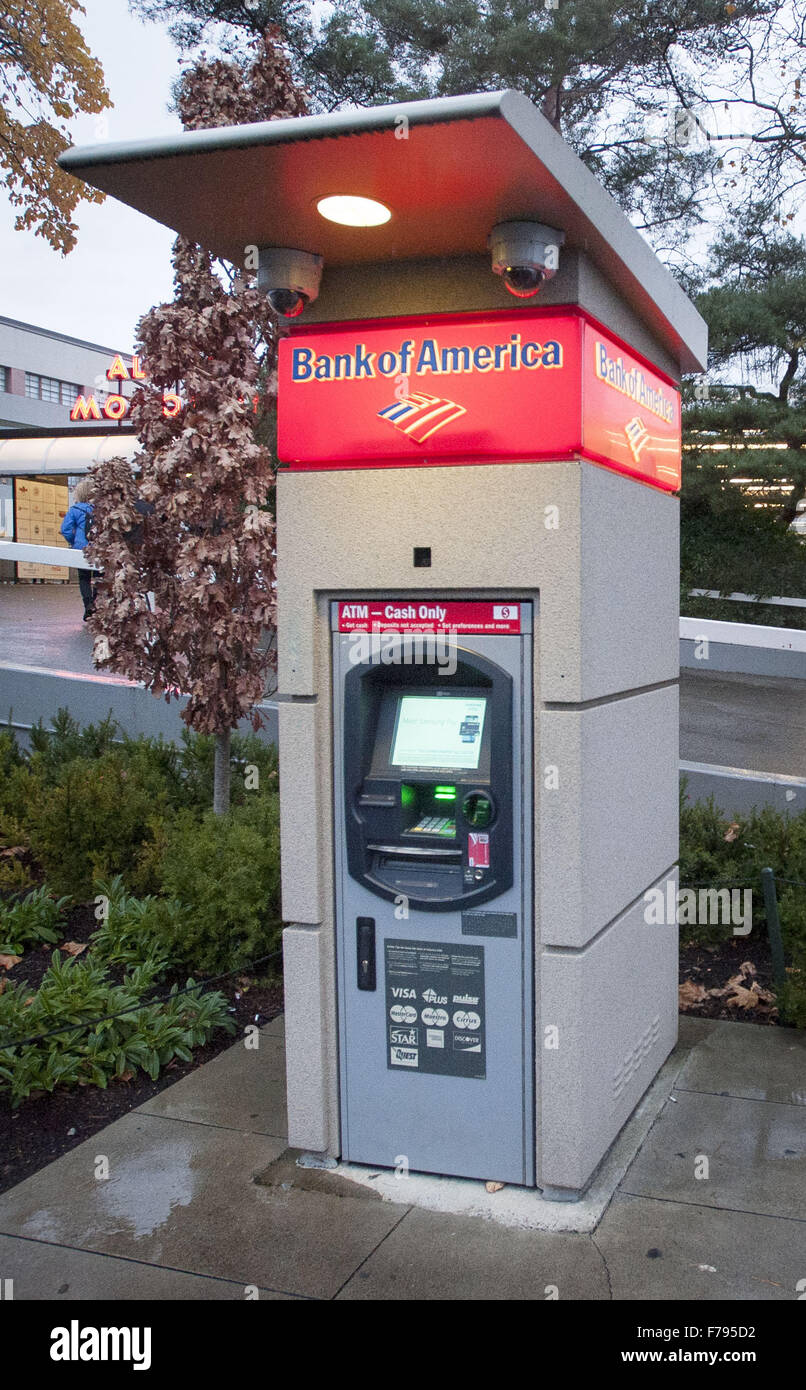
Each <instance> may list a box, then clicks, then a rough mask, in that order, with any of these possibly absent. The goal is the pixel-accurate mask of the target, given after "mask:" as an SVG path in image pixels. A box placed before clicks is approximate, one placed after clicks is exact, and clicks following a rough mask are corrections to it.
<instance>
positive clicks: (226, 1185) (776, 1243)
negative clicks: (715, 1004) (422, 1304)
mask: <svg viewBox="0 0 806 1390" xmlns="http://www.w3.org/2000/svg"><path fill="white" fill-rule="evenodd" d="M283 1061H284V1047H283V1033H282V1020H280V1019H277V1020H275V1021H274V1022H273V1023H271V1024H269V1025H268V1026H267V1027H266V1028H264V1029H262V1030H261V1033H260V1046H259V1048H257V1049H249V1048H246V1047H244V1046H243V1045H242V1044H240V1043H239V1044H236V1045H234V1046H233V1047H232V1048H230V1049H228V1050H227V1052H225V1053H223V1054H221V1056H220V1057H218V1058H216V1059H215V1060H214V1061H213V1062H210V1063H208V1064H207V1065H206V1066H204V1067H201V1068H199V1069H198V1070H197V1071H195V1072H193V1073H191V1075H190V1076H187V1077H185V1078H184V1079H183V1080H182V1081H179V1082H178V1083H177V1084H176V1085H175V1086H172V1087H170V1088H169V1089H168V1090H165V1091H163V1092H161V1093H160V1094H159V1095H158V1096H156V1097H155V1098H154V1099H153V1100H151V1101H148V1102H146V1104H145V1105H144V1106H142V1107H141V1108H140V1109H139V1110H136V1111H133V1112H132V1113H131V1114H130V1115H127V1116H126V1117H125V1118H124V1119H121V1120H118V1121H116V1122H115V1123H114V1124H112V1125H110V1126H109V1127H108V1128H107V1129H105V1130H103V1131H101V1132H100V1133H99V1134H97V1135H95V1136H94V1137H93V1138H92V1139H89V1140H88V1141H87V1142H86V1143H84V1144H82V1145H80V1146H79V1147H78V1148H76V1149H73V1150H72V1151H71V1152H70V1153H69V1154H66V1155H65V1156H64V1157H63V1158H61V1159H59V1160H57V1161H56V1162H55V1163H53V1164H51V1165H50V1166H49V1167H48V1168H45V1169H43V1170H42V1171H41V1172H39V1173H37V1174H35V1175H34V1176H33V1177H31V1178H29V1179H27V1181H25V1182H23V1183H20V1184H19V1186H17V1187H15V1188H12V1189H11V1190H10V1191H9V1192H7V1193H6V1194H5V1195H4V1196H3V1197H1V1198H0V1275H2V1277H3V1278H12V1279H13V1280H14V1298H15V1299H17V1300H20V1299H22V1300H26V1299H59V1298H63V1299H88V1300H89V1299H94V1298H102V1297H103V1298H110V1297H111V1298H116V1299H137V1298H152V1299H157V1298H159V1299H169V1300H170V1299H243V1298H244V1297H245V1296H247V1292H246V1291H248V1290H257V1292H258V1296H259V1297H260V1298H266V1299H289V1298H309V1299H310V1298H313V1299H328V1300H330V1299H350V1300H355V1299H365V1300H366V1299H371V1300H387V1299H389V1300H392V1299H393V1300H401V1299H403V1300H406V1299H440V1300H445V1299H460V1300H474V1299H489V1298H492V1299H498V1300H507V1299H539V1300H541V1301H542V1300H544V1299H545V1298H546V1296H547V1294H546V1289H547V1287H548V1286H550V1285H551V1286H556V1288H557V1290H558V1294H559V1297H560V1298H561V1299H564V1300H567V1299H578V1300H585V1301H605V1300H608V1299H617V1300H642V1299H654V1300H658V1301H662V1300H670V1299H697V1300H706V1301H707V1300H713V1299H729V1300H737V1301H745V1300H764V1301H767V1300H771V1301H772V1300H789V1301H791V1300H793V1299H796V1298H797V1296H798V1295H797V1286H798V1281H801V1280H803V1279H804V1278H806V1034H804V1033H802V1032H795V1031H792V1030H789V1029H782V1028H777V1029H776V1028H762V1027H758V1026H755V1025H752V1024H732V1023H721V1022H714V1021H710V1020H702V1019H682V1020H681V1042H680V1045H679V1047H678V1049H677V1050H676V1052H675V1053H674V1054H673V1058H672V1061H671V1062H670V1064H668V1065H667V1070H666V1072H665V1076H666V1078H667V1080H666V1092H667V1093H665V1094H664V1096H663V1097H662V1098H661V1102H660V1107H659V1113H658V1114H657V1118H656V1119H655V1122H654V1124H652V1125H651V1127H648V1129H646V1130H645V1132H644V1134H643V1138H642V1139H641V1142H640V1147H639V1148H638V1152H637V1153H636V1154H635V1156H634V1158H633V1159H632V1161H631V1162H630V1163H629V1164H625V1171H624V1172H623V1176H622V1177H621V1180H620V1181H619V1182H618V1185H617V1187H616V1189H615V1192H614V1193H613V1195H612V1199H611V1200H610V1201H609V1204H608V1205H607V1206H606V1209H605V1210H604V1213H603V1215H602V1217H601V1220H600V1221H599V1223H598V1226H597V1227H596V1229H595V1230H593V1231H590V1232H588V1233H574V1232H571V1231H565V1232H558V1231H554V1230H551V1231H548V1230H541V1229H524V1228H523V1226H522V1225H521V1226H518V1225H513V1224H507V1223H506V1221H505V1220H504V1221H502V1220H501V1219H499V1218H497V1217H496V1216H495V1215H490V1216H489V1217H488V1218H487V1219H484V1218H482V1217H473V1216H466V1215H458V1214H456V1212H453V1211H446V1210H440V1211H433V1210H424V1209H422V1208H421V1207H418V1206H416V1205H414V1204H407V1203H406V1201H405V1199H404V1200H398V1201H396V1202H392V1201H387V1200H384V1199H383V1197H382V1196H381V1194H380V1192H378V1191H373V1189H372V1183H371V1182H366V1181H365V1182H364V1183H363V1184H361V1185H356V1184H354V1183H352V1182H351V1181H349V1180H348V1178H347V1177H345V1176H343V1175H342V1174H343V1173H348V1171H349V1170H338V1171H336V1172H335V1173H331V1172H317V1171H315V1172H311V1170H302V1169H299V1168H297V1167H296V1164H295V1161H294V1160H295V1155H294V1153H293V1151H288V1149H287V1141H286V1138H285V1132H284V1131H285V1110H284V1065H283ZM103 1160H106V1161H107V1165H108V1177H104V1176H103V1175H102V1174H103V1172H104V1171H107V1170H105V1169H104V1167H103ZM371 1171H372V1170H367V1173H368V1174H369V1175H370V1176H371ZM465 1185H466V1186H471V1184H465ZM477 1186H478V1187H479V1189H480V1190H481V1191H482V1192H483V1186H482V1184H477ZM412 1190H413V1189H412ZM500 1196H501V1200H502V1203H504V1204H505V1203H506V1201H507V1189H504V1190H503V1191H502V1193H501V1194H500ZM538 1200H539V1198H538V1197H537V1196H536V1197H535V1201H538ZM494 1201H495V1198H494V1197H491V1198H490V1199H489V1202H490V1204H492V1203H494ZM504 1209H505V1207H502V1210H504ZM251 1296H254V1295H253V1294H252V1295H251Z"/></svg>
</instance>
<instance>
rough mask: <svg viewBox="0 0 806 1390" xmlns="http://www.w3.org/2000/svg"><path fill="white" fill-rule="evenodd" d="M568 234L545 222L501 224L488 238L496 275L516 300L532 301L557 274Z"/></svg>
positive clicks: (498, 224)
mask: <svg viewBox="0 0 806 1390" xmlns="http://www.w3.org/2000/svg"><path fill="white" fill-rule="evenodd" d="M564 241H565V232H559V231H557V230H556V229H555V228H554V227H546V226H544V225H543V223H542V222H498V223H497V224H496V225H495V226H494V227H493V229H492V231H491V232H490V235H489V237H488V238H487V245H488V246H489V248H490V251H491V252H492V262H493V265H492V268H493V274H494V275H500V276H501V278H502V279H503V281H504V284H505V285H506V287H507V289H508V290H509V292H510V294H512V295H514V296H515V298H516V299H532V298H533V297H534V296H535V295H536V294H537V292H538V290H539V289H540V286H541V285H542V284H543V283H544V282H545V281H546V280H550V279H551V277H552V276H553V275H555V274H556V273H557V270H558V268H559V264H560V247H561V246H562V244H563V242H564Z"/></svg>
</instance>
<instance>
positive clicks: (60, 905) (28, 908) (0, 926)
mask: <svg viewBox="0 0 806 1390" xmlns="http://www.w3.org/2000/svg"><path fill="white" fill-rule="evenodd" d="M69 902H70V899H69V898H59V899H58V901H57V900H56V899H55V898H52V897H51V895H50V893H49V891H48V889H47V888H46V887H44V886H43V887H42V888H37V889H35V890H34V891H33V892H32V893H29V894H28V896H27V897H25V898H22V899H21V900H20V901H18V902H15V903H13V904H11V905H8V904H5V905H0V953H3V954H6V953H7V954H9V955H14V956H21V955H22V953H23V951H24V950H25V948H26V947H27V946H33V945H37V946H41V945H42V943H43V942H46V943H48V944H49V945H51V946H52V945H53V944H54V943H55V942H56V941H58V940H59V936H60V934H61V933H60V931H59V930H57V928H58V927H59V923H60V921H61V919H62V918H63V917H64V915H65V913H66V911H67V907H68V904H69Z"/></svg>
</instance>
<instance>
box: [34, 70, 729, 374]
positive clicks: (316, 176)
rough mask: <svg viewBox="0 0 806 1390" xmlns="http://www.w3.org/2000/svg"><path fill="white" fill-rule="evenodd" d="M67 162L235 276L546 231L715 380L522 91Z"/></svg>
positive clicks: (685, 314) (122, 148) (665, 284)
mask: <svg viewBox="0 0 806 1390" xmlns="http://www.w3.org/2000/svg"><path fill="white" fill-rule="evenodd" d="M404 131H406V132H407V138H400V133H402V132H404ZM59 163H60V164H61V166H62V167H63V168H64V169H66V170H68V171H69V172H70V173H72V174H75V175H76V176H78V177H80V178H83V179H85V180H86V181H87V182H88V183H90V184H92V185H93V187H95V188H100V189H103V190H104V192H106V193H110V194H112V196H113V197H115V198H119V199H120V200H121V201H122V202H124V203H128V204H129V205H130V206H131V207H134V208H137V209H138V210H139V211H141V212H144V213H146V214H147V215H148V216H149V217H153V218H155V220H156V221H158V222H162V223H164V224H165V225H166V226H169V227H171V228H173V229H175V230H176V231H178V232H181V233H182V234H183V235H184V236H187V237H189V238H190V239H191V240H193V241H197V242H199V243H201V244H202V245H203V246H206V247H208V248H209V249H210V250H212V251H214V252H215V253H216V254H217V255H219V256H222V257H224V258H225V259H226V260H228V261H231V262H233V263H234V264H236V265H237V264H242V263H243V258H244V248H245V247H247V246H249V245H258V246H293V247H296V248H299V249H301V250H305V251H312V252H316V253H318V254H320V255H322V256H324V258H325V273H327V265H328V263H330V264H331V265H347V264H356V263H360V262H370V261H374V262H383V261H392V260H413V259H420V258H428V257H438V256H450V255H466V254H470V253H476V254H486V248H487V235H488V233H489V231H490V229H491V228H492V226H493V225H494V224H495V223H496V222H499V221H502V220H504V219H509V218H531V219H534V220H536V221H540V222H545V223H548V224H549V226H554V227H558V228H560V229H562V230H563V231H565V233H566V246H571V247H579V248H580V249H582V250H583V251H585V252H586V253H587V254H588V255H589V256H590V258H591V260H592V261H593V262H594V263H595V264H596V265H597V266H598V267H599V269H600V270H601V271H602V272H603V274H604V275H605V276H606V277H607V279H608V280H609V281H610V283H611V284H612V285H613V287H614V288H615V289H616V290H617V291H618V292H619V293H620V294H621V295H622V296H623V298H624V299H625V300H626V301H627V302H628V303H629V304H630V305H631V306H632V308H633V309H634V310H635V312H636V313H637V314H638V315H639V316H640V317H641V318H642V319H643V320H644V322H645V323H646V324H647V326H648V327H649V328H650V329H651V331H653V332H654V333H655V335H656V336H657V337H658V338H659V339H660V340H661V342H663V343H664V344H665V345H666V347H667V348H668V350H669V351H670V352H671V353H672V355H673V356H674V357H675V358H676V359H677V360H678V362H679V363H680V366H681V369H682V370H684V371H696V370H700V369H702V368H703V367H704V366H705V359H706V347H707V329H706V326H705V323H704V322H703V320H702V319H701V317H700V315H699V314H698V313H697V311H696V309H695V308H694V306H693V304H692V303H691V301H690V300H689V299H688V298H687V296H686V295H685V294H684V293H683V291H682V290H681V289H680V287H679V285H678V284H677V283H676V281H675V280H674V279H673V277H672V276H671V275H670V274H669V272H668V271H667V270H665V269H664V267H663V266H662V265H661V264H660V262H659V261H658V259H657V257H656V256H655V255H654V253H653V252H652V250H651V249H650V247H649V246H648V245H647V243H646V242H645V241H644V239H643V237H642V236H641V235H640V233H638V232H637V231H636V230H635V228H634V227H633V226H632V225H631V224H630V222H629V221H628V220H627V218H626V217H625V216H624V214H623V213H622V212H621V210H620V208H619V207H618V206H617V204H616V203H615V202H614V201H613V199H612V198H611V197H610V195H609V194H608V193H607V192H606V191H605V189H604V188H603V187H602V185H601V184H600V183H599V181H598V180H597V179H596V178H595V177H594V176H593V174H591V173H590V171H589V170H588V169H587V168H586V167H585V165H584V164H583V163H582V161H581V160H580V159H579V158H578V157H577V155H576V154H574V152H573V150H572V149H571V148H570V146H569V145H567V144H566V142H565V141H564V140H563V139H562V137H561V136H560V135H559V134H558V133H557V131H555V130H554V128H553V127H552V126H551V124H550V123H549V122H548V121H547V120H546V119H545V117H543V116H542V115H541V114H540V112H539V111H538V110H537V108H536V107H535V106H533V104H532V103H531V102H530V101H529V100H528V99H527V98H526V97H525V96H523V95H522V94H521V93H520V92H512V91H507V92H493V93H489V94H488V93H485V94H482V95H477V96H461V97H443V98H440V99H439V100H436V101H417V102H406V103H402V104H399V105H393V106H380V107H371V108H369V109H364V110H358V111H342V112H338V113H336V114H335V115H321V116H303V117H298V118H295V119H291V120H279V121H262V122H259V123H257V124H254V125H242V126H226V127H223V128H220V129H215V130H199V131H190V132H186V133H184V134H182V135H178V136H175V137H171V138H169V139H162V138H161V139H158V140H144V141H140V142H137V143H120V144H105V145H94V146H85V147H81V148H76V149H72V150H68V151H67V152H66V153H65V154H63V155H62V157H61V159H60V160H59ZM331 193H357V194H363V195H364V196H366V197H371V198H376V199H379V200H380V201H381V202H383V203H386V205H387V206H388V207H389V208H391V210H392V217H391V220H390V221H389V222H387V223H385V224H384V225H383V226H380V227H368V228H356V227H341V226H338V225H337V224H335V223H332V222H327V221H326V220H325V219H324V218H323V217H321V216H320V214H319V213H318V212H317V210H316V203H317V201H318V199H319V198H322V197H324V196H325V195H327V194H331Z"/></svg>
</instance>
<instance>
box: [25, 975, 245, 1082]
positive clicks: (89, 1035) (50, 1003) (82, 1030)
mask: <svg viewBox="0 0 806 1390" xmlns="http://www.w3.org/2000/svg"><path fill="white" fill-rule="evenodd" d="M158 974H159V963H158V962H155V961H151V960H146V961H144V962H143V963H142V964H140V965H138V966H136V967H135V969H134V970H132V971H131V972H130V973H129V974H127V976H126V977H125V979H124V980H123V982H122V984H119V985H115V984H112V983H111V981H110V979H109V977H108V972H107V968H106V966H105V965H104V964H103V963H102V962H101V961H96V960H93V959H92V957H89V958H87V959H83V960H82V959H78V958H75V959H69V960H65V961H62V960H61V959H60V957H59V953H58V952H57V951H54V953H53V959H52V963H51V965H50V967H49V969H48V971H47V974H46V975H45V977H44V979H43V981H42V984H41V985H40V987H39V989H38V990H37V992H36V994H35V996H34V997H33V1000H32V999H31V996H30V991H29V990H28V988H27V986H25V985H22V984H20V985H14V984H11V985H9V987H8V988H7V989H6V990H5V992H4V993H3V994H2V995H0V1090H7V1091H9V1092H10V1095H11V1103H12V1106H17V1105H19V1104H20V1102H21V1101H22V1100H24V1099H25V1097H26V1096H29V1095H30V1094H31V1093H32V1092H33V1091H53V1090H55V1089H56V1087H57V1086H74V1085H87V1084H89V1085H95V1086H101V1087H106V1086H107V1085H108V1083H109V1082H110V1081H111V1080H113V1079H114V1078H115V1077H120V1076H123V1075H124V1073H126V1072H129V1071H131V1072H135V1071H138V1070H142V1071H146V1072H147V1073H148V1075H149V1076H150V1077H151V1078H152V1080H156V1078H157V1077H158V1076H159V1073H160V1070H161V1069H162V1068H163V1067H164V1066H166V1065H167V1064H168V1062H170V1061H171V1060H172V1059H173V1058H174V1057H179V1058H181V1060H182V1061H186V1062H187V1061H190V1060H191V1056H192V1049H193V1048H194V1047H198V1046H200V1045H201V1044H202V1043H205V1042H207V1040H208V1038H209V1037H210V1036H211V1034H212V1033H213V1032H214V1031H215V1029H217V1028H224V1029H226V1030H227V1032H229V1033H232V1032H234V1031H235V1026H234V1024H233V1021H232V1019H231V1018H230V1016H229V1013H228V1011H227V1001H226V999H225V998H224V996H223V995H222V994H220V993H219V992H217V991H216V992H215V993H208V994H204V995H203V994H201V992H200V988H193V989H192V992H191V993H188V994H181V995H180V994H179V993H178V991H177V988H176V986H174V988H173V989H172V990H171V993H170V996H169V998H168V999H167V1000H165V1001H164V1002H157V1003H148V1002H145V1003H141V1001H142V999H143V996H144V995H145V994H147V993H148V992H149V990H150V989H151V988H152V987H153V985H154V983H155V981H156V978H157V976H158ZM187 983H188V986H189V987H192V986H193V985H194V981H193V980H188V982H187ZM138 1004H139V1005H140V1007H133V1006H137V1005H138ZM123 1009H128V1010H129V1012H128V1013H124V1014H121V1016H120V1017H119V1018H111V1017H110V1015H112V1014H117V1013H120V1011H121V1010H123ZM95 1019H105V1021H104V1022H100V1023H94V1024H93V1026H90V1027H87V1026H81V1025H86V1024H88V1023H90V1022H91V1021H92V1020H95ZM66 1024H75V1025H76V1026H75V1027H74V1028H69V1029H68V1030H67V1031H66V1032H56V1033H54V1034H53V1035H52V1036H50V1037H47V1038H44V1037H43V1038H42V1040H41V1041H38V1042H28V1043H24V1045H23V1046H20V1045H19V1044H17V1045H14V1043H13V1039H15V1038H17V1039H19V1040H20V1043H23V1042H24V1039H26V1038H36V1037H39V1036H40V1035H42V1034H46V1033H52V1032H53V1030H55V1029H58V1028H61V1027H63V1026H64V1025H66Z"/></svg>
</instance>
